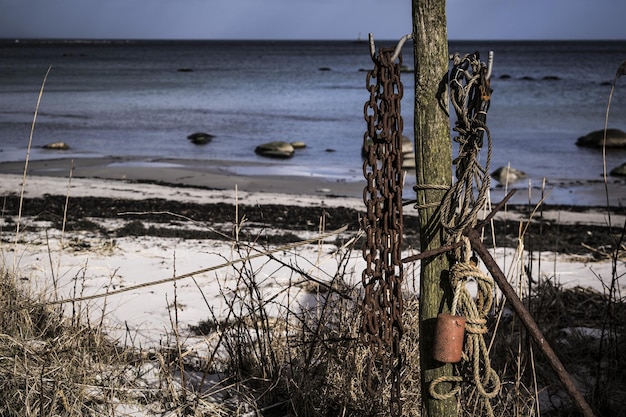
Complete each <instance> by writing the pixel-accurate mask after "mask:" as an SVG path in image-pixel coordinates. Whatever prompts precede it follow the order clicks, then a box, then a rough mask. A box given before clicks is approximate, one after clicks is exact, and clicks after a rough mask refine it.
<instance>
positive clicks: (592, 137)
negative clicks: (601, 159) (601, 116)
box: [576, 129, 626, 148]
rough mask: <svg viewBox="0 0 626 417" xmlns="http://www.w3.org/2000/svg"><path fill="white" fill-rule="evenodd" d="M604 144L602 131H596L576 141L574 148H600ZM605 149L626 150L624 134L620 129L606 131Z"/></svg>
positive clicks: (625, 134) (625, 136) (625, 133)
mask: <svg viewBox="0 0 626 417" xmlns="http://www.w3.org/2000/svg"><path fill="white" fill-rule="evenodd" d="M603 144H604V129H602V130H596V131H593V132H591V133H588V134H587V135H585V136H581V137H579V138H578V140H577V141H576V146H585V147H588V148H602V146H603ZM606 147H607V148H626V132H624V131H623V130H620V129H607V130H606Z"/></svg>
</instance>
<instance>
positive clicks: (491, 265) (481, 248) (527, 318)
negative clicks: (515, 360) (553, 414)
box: [465, 229, 595, 417]
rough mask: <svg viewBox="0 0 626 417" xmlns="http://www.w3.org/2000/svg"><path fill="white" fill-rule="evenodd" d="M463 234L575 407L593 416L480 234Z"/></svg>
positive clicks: (588, 416)
mask: <svg viewBox="0 0 626 417" xmlns="http://www.w3.org/2000/svg"><path fill="white" fill-rule="evenodd" d="M465 234H466V235H467V237H468V238H469V240H470V242H471V244H472V248H473V249H474V251H476V254H477V255H478V256H479V257H480V259H481V260H482V261H483V263H484V264H485V268H487V270H488V271H489V273H490V274H491V276H492V277H493V279H494V280H495V281H496V282H497V283H498V286H499V287H500V290H502V293H503V294H504V296H505V297H506V299H507V301H508V302H509V304H510V305H511V307H513V310H515V313H516V314H517V316H518V317H519V319H520V320H521V322H522V324H524V327H526V330H528V333H529V334H530V336H531V337H532V338H533V340H534V341H535V343H537V345H538V346H539V349H540V350H541V351H542V352H543V354H544V355H545V356H546V358H547V359H548V362H549V363H550V366H551V367H552V369H553V370H554V372H555V373H556V375H557V377H558V378H559V380H560V381H561V383H562V384H563V387H564V388H565V390H566V391H567V393H568V394H569V396H570V397H571V399H572V401H574V404H576V407H578V410H579V411H580V412H581V413H582V414H583V415H584V416H585V417H595V416H594V414H593V411H592V410H591V407H589V404H587V402H586V401H585V398H584V397H583V395H582V394H581V393H580V391H578V388H576V384H575V383H574V380H573V379H572V377H571V376H570V374H569V373H568V372H567V370H566V369H565V367H564V366H563V364H562V363H561V361H560V360H559V358H558V356H556V353H555V352H554V350H552V347H551V346H550V344H549V343H548V342H547V341H546V339H545V338H544V336H543V333H542V332H541V330H540V329H539V327H538V326H537V323H536V322H535V320H534V319H533V317H532V315H531V314H530V312H529V311H528V309H527V308H526V306H524V303H522V300H520V299H519V297H518V296H517V293H516V292H515V290H514V289H513V287H511V284H509V282H508V281H507V280H506V277H505V276H504V273H503V272H502V270H501V269H500V267H499V266H498V264H497V263H496V261H495V260H494V259H493V257H492V256H491V254H490V253H489V251H488V250H487V248H486V247H485V245H484V244H483V242H482V241H481V239H480V234H479V233H478V232H477V231H476V230H475V229H468V230H466V232H465Z"/></svg>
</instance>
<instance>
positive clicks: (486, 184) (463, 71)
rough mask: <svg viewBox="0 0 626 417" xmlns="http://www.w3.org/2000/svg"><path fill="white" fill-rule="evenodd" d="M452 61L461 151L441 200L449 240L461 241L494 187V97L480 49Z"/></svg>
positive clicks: (488, 72)
mask: <svg viewBox="0 0 626 417" xmlns="http://www.w3.org/2000/svg"><path fill="white" fill-rule="evenodd" d="M452 62H453V67H452V70H451V71H450V77H449V79H450V100H451V102H452V106H453V107H454V110H455V112H456V115H457V121H456V123H455V126H454V131H455V132H457V133H458V137H456V138H454V140H455V141H456V142H458V144H459V152H458V156H457V157H456V159H454V161H453V164H454V165H456V178H457V181H456V182H455V183H454V184H453V185H452V186H451V187H450V188H449V189H448V192H447V193H446V195H445V196H444V198H443V200H442V202H441V214H440V220H441V225H442V227H443V229H444V231H445V232H446V233H447V235H448V243H451V242H457V241H458V240H459V238H460V236H461V234H462V233H463V230H465V228H467V227H468V226H469V227H472V226H474V225H475V224H476V221H477V218H478V212H479V211H480V210H481V209H482V208H483V207H484V205H485V203H486V201H487V192H488V191H489V188H490V186H491V177H490V176H489V165H490V163H491V134H490V133H489V129H488V128H487V125H486V120H487V110H489V103H490V99H491V87H490V84H489V75H490V69H489V68H488V67H487V66H486V65H485V64H484V63H482V62H481V61H480V57H479V54H478V52H474V53H473V54H470V55H466V56H465V57H463V58H461V57H460V56H459V55H458V54H456V55H454V57H453V61H452ZM485 134H487V159H486V161H485V166H484V167H483V166H481V165H480V163H479V161H478V157H479V153H480V151H481V149H482V147H483V138H484V135H485ZM476 189H477V194H476V195H475V190H476Z"/></svg>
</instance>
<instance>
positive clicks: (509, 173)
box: [491, 167, 528, 184]
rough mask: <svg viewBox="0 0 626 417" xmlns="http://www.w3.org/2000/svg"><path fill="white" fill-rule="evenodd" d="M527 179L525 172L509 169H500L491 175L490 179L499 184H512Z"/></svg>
mask: <svg viewBox="0 0 626 417" xmlns="http://www.w3.org/2000/svg"><path fill="white" fill-rule="evenodd" d="M527 177H528V175H526V173H525V172H523V171H520V170H517V169H514V168H511V167H500V168H498V169H496V170H495V171H493V172H492V173H491V178H493V179H494V180H496V181H498V182H499V183H500V184H513V183H514V182H517V181H519V180H521V179H523V178H527Z"/></svg>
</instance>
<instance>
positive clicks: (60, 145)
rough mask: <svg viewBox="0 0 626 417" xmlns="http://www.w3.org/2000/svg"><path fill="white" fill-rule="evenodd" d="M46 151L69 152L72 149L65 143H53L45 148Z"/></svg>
mask: <svg viewBox="0 0 626 417" xmlns="http://www.w3.org/2000/svg"><path fill="white" fill-rule="evenodd" d="M43 148H44V149H54V150H57V151H67V150H68V149H69V148H70V145H68V144H67V143H65V142H52V143H49V144H47V145H44V146H43Z"/></svg>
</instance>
